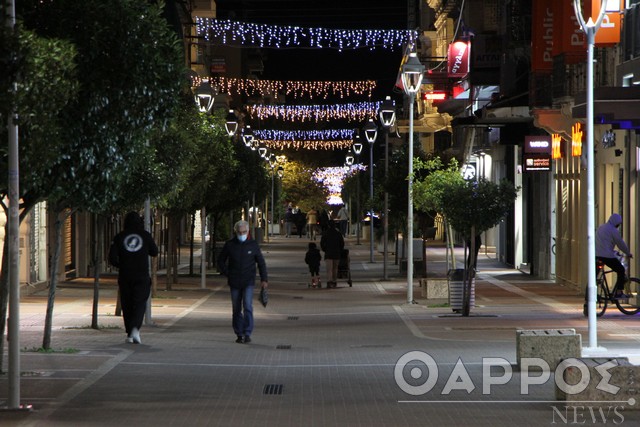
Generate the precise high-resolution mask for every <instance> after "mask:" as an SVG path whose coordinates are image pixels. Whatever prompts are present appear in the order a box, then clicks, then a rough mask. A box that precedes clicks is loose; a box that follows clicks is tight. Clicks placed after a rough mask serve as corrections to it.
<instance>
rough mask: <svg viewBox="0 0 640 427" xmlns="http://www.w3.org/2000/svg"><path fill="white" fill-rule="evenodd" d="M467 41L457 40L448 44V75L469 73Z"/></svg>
mask: <svg viewBox="0 0 640 427" xmlns="http://www.w3.org/2000/svg"><path fill="white" fill-rule="evenodd" d="M469 50H470V46H469V43H468V42H463V41H457V42H455V43H451V44H450V45H449V52H448V55H447V71H448V75H449V77H464V76H466V75H467V74H468V73H469Z"/></svg>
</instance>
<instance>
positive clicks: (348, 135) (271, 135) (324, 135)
mask: <svg viewBox="0 0 640 427" xmlns="http://www.w3.org/2000/svg"><path fill="white" fill-rule="evenodd" d="M355 133H356V130H355V129H328V130H268V129H262V130H255V131H253V135H254V136H255V137H256V138H258V139H271V140H296V139H298V140H321V141H326V140H331V139H333V140H337V139H353V138H354V137H355Z"/></svg>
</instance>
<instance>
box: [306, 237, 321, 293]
mask: <svg viewBox="0 0 640 427" xmlns="http://www.w3.org/2000/svg"><path fill="white" fill-rule="evenodd" d="M321 259H322V255H320V250H319V249H318V247H317V246H316V244H315V243H313V242H311V243H309V250H308V251H307V253H306V254H305V256H304V262H305V263H306V264H307V265H308V266H309V271H310V272H311V287H312V288H320V287H322V286H321V284H320V260H321Z"/></svg>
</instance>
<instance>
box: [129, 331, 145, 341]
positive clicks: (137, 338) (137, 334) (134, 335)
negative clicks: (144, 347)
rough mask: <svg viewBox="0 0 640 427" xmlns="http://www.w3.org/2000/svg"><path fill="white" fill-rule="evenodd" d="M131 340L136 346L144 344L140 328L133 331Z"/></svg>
mask: <svg viewBox="0 0 640 427" xmlns="http://www.w3.org/2000/svg"><path fill="white" fill-rule="evenodd" d="M130 337H131V340H132V341H133V343H134V344H142V340H141V339H140V331H139V330H138V328H133V329H131V335H130Z"/></svg>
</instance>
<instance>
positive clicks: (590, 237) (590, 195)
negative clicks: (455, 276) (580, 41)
mask: <svg viewBox="0 0 640 427" xmlns="http://www.w3.org/2000/svg"><path fill="white" fill-rule="evenodd" d="M606 5H607V2H605V1H603V2H602V4H601V5H600V13H599V14H598V18H597V20H596V22H595V23H594V22H593V20H592V19H591V18H589V20H588V21H587V22H586V23H585V21H584V18H583V17H582V9H581V6H580V2H579V1H578V0H573V9H574V12H575V14H576V18H577V19H578V22H579V23H580V27H581V28H582V31H583V32H584V34H585V37H586V39H587V82H586V83H587V99H586V103H587V105H586V107H587V123H586V124H587V126H586V127H587V129H586V142H587V144H586V145H587V148H586V150H587V279H588V280H587V314H588V317H589V321H588V323H589V328H588V329H589V348H590V349H591V350H596V349H598V330H597V323H596V247H595V228H596V226H595V212H594V210H595V200H594V187H595V178H594V167H595V166H594V161H593V156H594V149H593V148H594V147H593V140H594V138H593V136H594V135H593V46H594V45H595V38H596V32H597V31H598V28H600V24H601V23H602V19H603V18H604V15H605V9H606Z"/></svg>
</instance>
